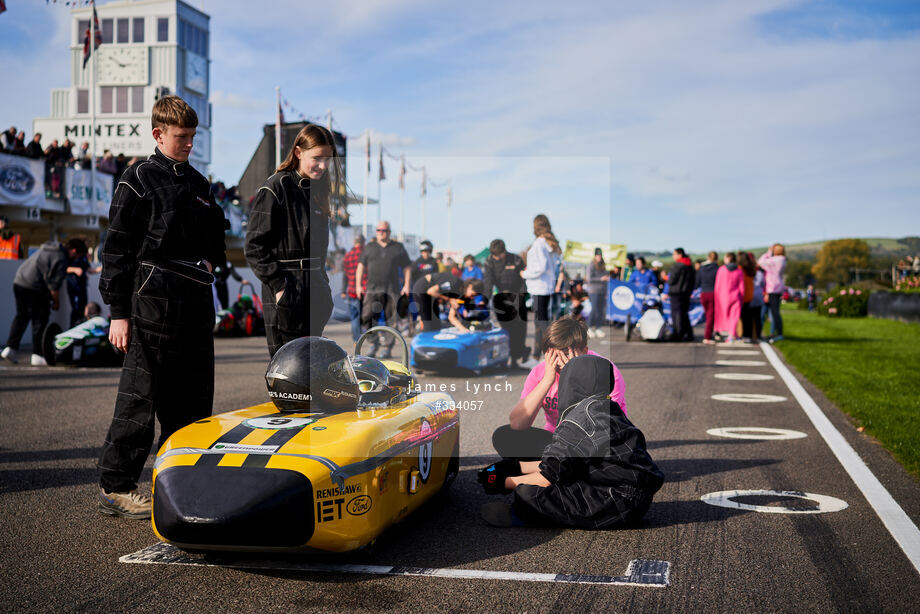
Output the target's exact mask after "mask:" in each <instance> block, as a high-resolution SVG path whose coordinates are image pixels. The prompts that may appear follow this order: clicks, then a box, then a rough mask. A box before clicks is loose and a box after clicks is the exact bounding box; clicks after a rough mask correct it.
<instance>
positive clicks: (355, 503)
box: [345, 495, 373, 516]
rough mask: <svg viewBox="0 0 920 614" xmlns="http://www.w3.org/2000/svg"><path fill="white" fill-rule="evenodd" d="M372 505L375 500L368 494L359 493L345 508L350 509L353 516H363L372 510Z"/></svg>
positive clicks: (349, 511)
mask: <svg viewBox="0 0 920 614" xmlns="http://www.w3.org/2000/svg"><path fill="white" fill-rule="evenodd" d="M371 505H373V501H372V500H371V498H370V497H368V496H367V495H358V496H357V497H355V498H354V499H352V500H351V501H349V502H348V505H346V506H345V509H346V510H348V513H349V514H351V515H352V516H361V515H363V514H366V513H368V512H369V511H370V509H371Z"/></svg>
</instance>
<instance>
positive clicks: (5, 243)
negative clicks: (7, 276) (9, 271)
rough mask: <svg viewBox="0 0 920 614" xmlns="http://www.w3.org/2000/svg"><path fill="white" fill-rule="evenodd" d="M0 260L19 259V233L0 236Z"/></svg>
mask: <svg viewBox="0 0 920 614" xmlns="http://www.w3.org/2000/svg"><path fill="white" fill-rule="evenodd" d="M0 260H19V235H10V238H9V239H4V238H3V237H2V236H0Z"/></svg>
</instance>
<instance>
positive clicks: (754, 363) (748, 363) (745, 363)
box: [716, 360, 767, 367]
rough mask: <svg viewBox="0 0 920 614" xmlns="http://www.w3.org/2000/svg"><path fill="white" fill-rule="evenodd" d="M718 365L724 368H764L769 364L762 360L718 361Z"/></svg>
mask: <svg viewBox="0 0 920 614" xmlns="http://www.w3.org/2000/svg"><path fill="white" fill-rule="evenodd" d="M716 364H717V365H722V366H723V367H762V366H764V365H765V364H767V363H765V362H764V361H762V360H717V361H716Z"/></svg>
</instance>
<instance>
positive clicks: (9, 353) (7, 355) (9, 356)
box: [0, 346, 19, 365]
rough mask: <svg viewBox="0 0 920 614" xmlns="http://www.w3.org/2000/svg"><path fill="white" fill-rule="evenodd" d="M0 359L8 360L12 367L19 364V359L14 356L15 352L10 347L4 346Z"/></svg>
mask: <svg viewBox="0 0 920 614" xmlns="http://www.w3.org/2000/svg"><path fill="white" fill-rule="evenodd" d="M0 358H2V359H3V360H8V361H10V362H11V363H13V364H14V365H15V364H16V363H18V362H19V357H18V356H17V355H16V350H14V349H13V348H11V347H10V346H6V347H5V348H3V351H2V352H0Z"/></svg>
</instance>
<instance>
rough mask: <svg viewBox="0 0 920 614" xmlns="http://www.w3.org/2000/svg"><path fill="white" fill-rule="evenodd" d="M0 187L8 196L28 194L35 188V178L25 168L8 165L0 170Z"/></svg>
mask: <svg viewBox="0 0 920 614" xmlns="http://www.w3.org/2000/svg"><path fill="white" fill-rule="evenodd" d="M0 187H2V188H3V189H4V190H6V191H7V192H9V193H10V194H28V193H29V192H31V191H32V188H34V187H35V178H34V177H32V173H30V172H29V171H28V169H26V168H25V167H22V166H18V165H13V164H10V165H8V166H4V167H3V168H0Z"/></svg>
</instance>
